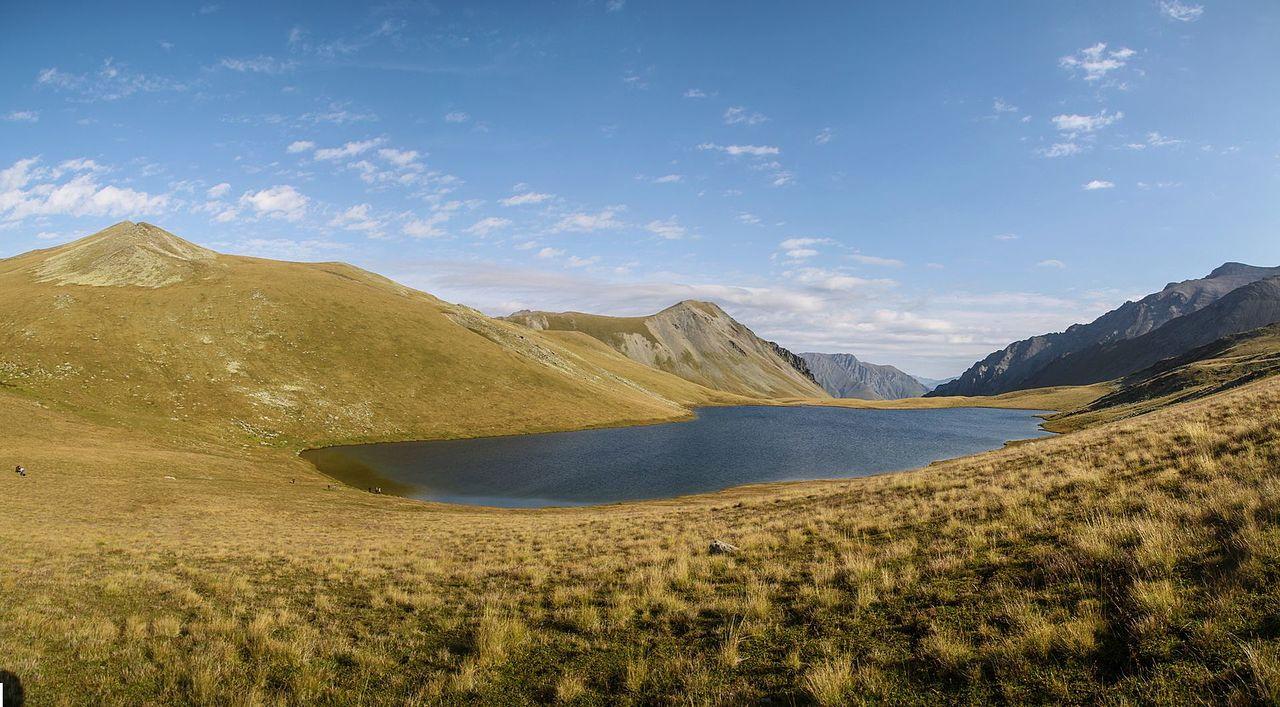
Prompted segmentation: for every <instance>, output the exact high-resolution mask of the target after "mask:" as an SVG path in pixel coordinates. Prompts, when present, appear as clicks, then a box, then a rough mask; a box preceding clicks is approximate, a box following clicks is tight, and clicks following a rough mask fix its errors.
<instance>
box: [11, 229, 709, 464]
mask: <svg viewBox="0 0 1280 707" xmlns="http://www.w3.org/2000/svg"><path fill="white" fill-rule="evenodd" d="M0 340H3V341H4V342H5V346H4V347H3V348H2V349H0V385H2V386H4V387H5V388H6V389H8V390H10V391H16V392H19V393H21V394H23V395H26V396H28V397H32V398H36V399H39V400H43V401H46V402H48V403H51V404H56V405H58V406H61V407H63V408H65V409H70V410H73V411H76V412H78V413H83V414H89V415H91V416H93V417H95V418H98V419H104V420H109V421H114V422H117V423H124V424H128V425H130V426H135V427H142V428H154V429H155V430H156V431H163V432H164V434H166V435H171V436H173V437H186V436H197V437H201V438H206V439H208V438H213V439H217V440H220V441H227V440H232V439H234V440H237V441H244V440H247V439H248V440H256V441H257V442H258V443H263V444H288V445H295V446H296V445H309V444H318V443H331V442H339V441H354V440H371V439H407V438H432V437H456V436H475V435H486V434H506V433H516V432H530V431H542V430H551V429H569V428H576V427H587V426H598V425H613V424H622V423H628V422H639V421H655V420H664V419H675V418H680V417H684V416H687V415H688V411H687V409H686V408H685V407H684V404H695V403H698V402H706V401H709V400H711V399H714V398H715V397H716V396H717V394H716V393H714V392H713V391H708V390H705V389H701V388H699V387H698V386H695V385H693V384H690V383H688V382H686V381H683V380H681V379H679V378H676V377H674V376H667V375H666V374H661V373H660V372H653V375H654V376H656V377H659V378H662V380H656V381H655V380H654V379H653V377H651V378H650V380H648V381H646V382H637V381H633V380H630V379H627V378H625V376H624V375H619V374H618V373H615V372H614V370H612V369H616V368H617V364H616V362H611V361H603V360H602V358H601V356H600V355H599V353H598V352H593V351H592V350H590V349H588V348H585V347H581V346H576V347H571V346H566V345H565V344H564V343H562V342H559V341H557V340H555V339H554V338H552V337H548V336H544V335H542V334H539V333H536V332H532V331H529V330H528V329H526V328H524V327H520V326H516V325H514V324H511V323H508V322H503V321H499V320H495V319H490V318H488V317H485V316H484V315H482V314H480V313H478V312H475V311H474V310H471V309H468V308H466V307H461V306H458V305H453V304H449V303H447V302H443V301H441V300H439V299H436V298H435V297H432V296H431V295H428V294H425V293H422V292H417V291H415V290H412V289H409V288H406V287H403V286H400V285H397V284H395V283H393V282H391V281H390V280H387V279H385V278H382V277H379V276H377V275H374V274H372V273H368V272H365V271H363V270H360V269H358V268H355V267H352V266H349V265H344V264H339V263H288V262H279V261H272V260H263V259H257V258H245V257H238V256H228V255H221V254H217V253H214V252H212V251H208V250H205V249H203V248H199V247H198V246H195V245H193V244H190V243H188V242H186V241H183V240H182V239H180V238H178V237H176V236H174V235H173V234H170V233H167V232H165V231H164V230H162V229H160V228H157V227H155V226H151V225H149V224H134V223H129V222H125V223H122V224H117V225H116V226H113V227H111V228H109V229H106V230H105V231H102V232H100V233H97V234H94V235H93V236H89V237H87V238H84V239H81V240H80V241H76V242H75V243H71V244H67V245H64V246H61V247H58V248H53V249H47V250H41V251H33V252H31V253H27V254H24V255H21V256H17V257H14V258H9V259H6V260H0ZM602 363H603V364H604V365H602Z"/></svg>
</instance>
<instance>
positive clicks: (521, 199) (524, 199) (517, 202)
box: [498, 191, 555, 206]
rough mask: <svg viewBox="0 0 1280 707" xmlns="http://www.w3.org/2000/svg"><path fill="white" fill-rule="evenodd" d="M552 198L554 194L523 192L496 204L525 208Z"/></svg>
mask: <svg viewBox="0 0 1280 707" xmlns="http://www.w3.org/2000/svg"><path fill="white" fill-rule="evenodd" d="M554 197H555V195H554V194H542V193H539V192H536V191H525V192H520V193H519V194H514V195H512V196H509V197H507V198H505V199H502V200H501V201H499V202H498V203H500V204H502V205H503V206H526V205H528V204H541V203H542V202H544V201H546V200H547V199H552V198H554Z"/></svg>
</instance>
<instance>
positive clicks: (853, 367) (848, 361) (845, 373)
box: [800, 353, 928, 400]
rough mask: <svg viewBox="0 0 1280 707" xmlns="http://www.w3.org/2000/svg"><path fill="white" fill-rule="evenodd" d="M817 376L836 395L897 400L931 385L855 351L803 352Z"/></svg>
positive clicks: (917, 395) (821, 383)
mask: <svg viewBox="0 0 1280 707" xmlns="http://www.w3.org/2000/svg"><path fill="white" fill-rule="evenodd" d="M800 357H801V358H803V359H804V360H805V362H806V363H808V364H809V370H811V371H813V376H814V378H815V379H816V380H817V381H818V385H821V386H822V388H823V389H824V390H826V391H827V392H828V393H831V395H832V396H833V397H836V398H861V399H863V400H897V399H898V398H918V397H920V396H922V395H924V394H925V393H926V392H928V388H926V387H925V386H924V385H922V384H921V383H920V381H918V380H916V379H915V378H913V377H911V376H910V375H907V374H906V373H903V372H902V371H900V370H898V369H896V368H894V367H893V366H878V365H876V364H874V363H864V362H862V361H859V360H858V358H857V357H856V356H854V355H853V354H827V353H802V354H800Z"/></svg>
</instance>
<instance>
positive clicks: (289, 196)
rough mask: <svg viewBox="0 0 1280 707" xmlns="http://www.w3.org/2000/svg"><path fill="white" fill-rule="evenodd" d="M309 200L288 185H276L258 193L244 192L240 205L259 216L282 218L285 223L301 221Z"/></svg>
mask: <svg viewBox="0 0 1280 707" xmlns="http://www.w3.org/2000/svg"><path fill="white" fill-rule="evenodd" d="M310 201H311V200H310V199H308V198H307V197H306V196H303V195H302V193H301V192H299V191H298V190H297V189H295V188H293V187H292V186H290V185H288V184H278V185H276V186H273V187H270V188H268V189H263V190H262V191H258V192H245V193H244V194H243V195H242V196H241V197H240V205H241V206H243V207H245V208H250V209H253V211H254V212H255V213H257V214H258V215H259V216H268V217H270V218H282V219H284V220H286V221H298V220H301V219H302V217H303V215H304V214H305V213H306V210H307V204H308V203H309V202H310Z"/></svg>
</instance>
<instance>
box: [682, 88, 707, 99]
mask: <svg viewBox="0 0 1280 707" xmlns="http://www.w3.org/2000/svg"><path fill="white" fill-rule="evenodd" d="M683 95H684V97H685V98H706V97H707V92H706V91H703V90H702V89H700V88H689V89H685V92H684V94H683Z"/></svg>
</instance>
